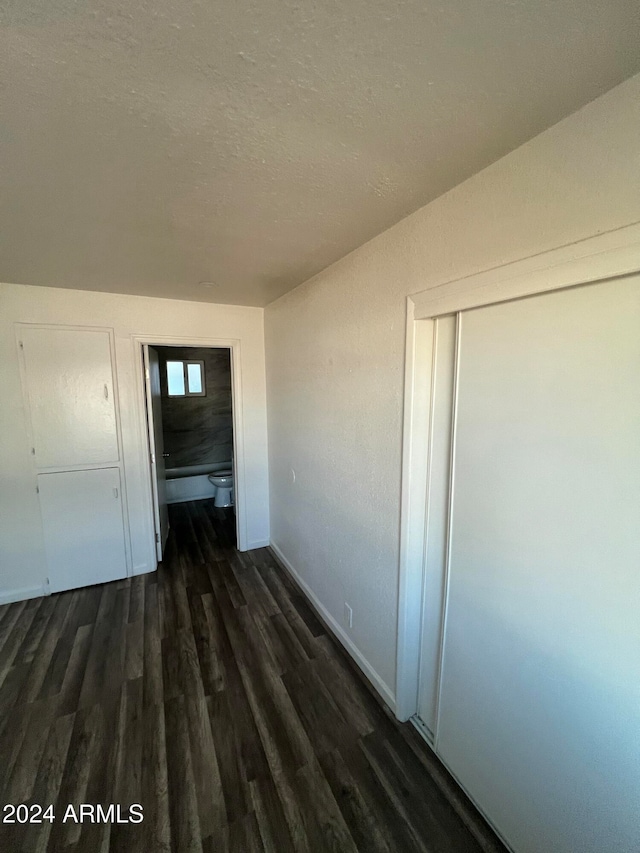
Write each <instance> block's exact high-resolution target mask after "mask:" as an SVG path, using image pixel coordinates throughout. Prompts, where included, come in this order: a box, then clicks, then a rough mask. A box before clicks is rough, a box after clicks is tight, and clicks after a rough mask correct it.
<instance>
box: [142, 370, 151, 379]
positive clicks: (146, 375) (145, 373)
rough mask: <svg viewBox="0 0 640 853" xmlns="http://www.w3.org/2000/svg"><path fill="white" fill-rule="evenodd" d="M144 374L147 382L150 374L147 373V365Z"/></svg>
mask: <svg viewBox="0 0 640 853" xmlns="http://www.w3.org/2000/svg"><path fill="white" fill-rule="evenodd" d="M144 375H145V379H146V380H147V382H148V381H149V380H150V379H151V374H150V373H149V368H148V367H145V370H144Z"/></svg>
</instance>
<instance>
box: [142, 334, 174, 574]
mask: <svg viewBox="0 0 640 853" xmlns="http://www.w3.org/2000/svg"><path fill="white" fill-rule="evenodd" d="M143 356H144V367H145V379H146V382H145V389H146V398H147V429H148V434H149V450H150V453H151V490H152V492H153V510H154V517H155V528H156V556H157V558H158V560H159V561H160V560H162V554H163V551H164V546H165V543H166V541H167V536H168V535H169V510H168V508H167V476H166V473H165V464H164V435H163V432H162V392H161V387H160V359H159V358H158V352H157V350H155V349H154V348H153V347H150V346H147V345H146V344H145V345H144V347H143Z"/></svg>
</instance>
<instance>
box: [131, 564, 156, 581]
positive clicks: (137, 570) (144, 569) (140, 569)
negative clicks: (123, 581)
mask: <svg viewBox="0 0 640 853" xmlns="http://www.w3.org/2000/svg"><path fill="white" fill-rule="evenodd" d="M157 568H158V566H157V565H156V566H154V568H153V569H150V568H149V564H148V563H142V564H141V565H140V566H134V567H133V568H132V569H131V577H132V578H133V577H135V576H136V575H146V574H148V573H149V572H155V571H156V570H157Z"/></svg>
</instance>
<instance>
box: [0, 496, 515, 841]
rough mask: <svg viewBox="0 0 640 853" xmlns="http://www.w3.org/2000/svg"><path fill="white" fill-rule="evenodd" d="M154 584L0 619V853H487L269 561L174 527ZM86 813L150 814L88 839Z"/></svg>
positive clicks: (180, 520)
mask: <svg viewBox="0 0 640 853" xmlns="http://www.w3.org/2000/svg"><path fill="white" fill-rule="evenodd" d="M171 509H172V511H171V525H172V530H171V534H170V537H169V542H168V545H167V553H166V558H165V561H164V564H163V565H162V566H161V567H160V569H159V571H158V572H157V573H152V574H149V575H144V576H140V577H136V578H132V579H130V580H126V581H121V582H116V583H111V584H105V585H102V586H96V587H88V588H86V589H80V590H75V591H72V592H65V593H59V594H57V595H52V596H50V597H48V598H41V599H35V600H32V601H27V602H19V603H16V604H11V605H6V606H4V607H0V766H1V767H2V776H1V778H0V786H1V787H2V796H1V797H0V806H2V805H4V804H6V803H13V804H18V803H26V804H28V805H30V804H40V805H42V806H43V807H46V806H47V805H49V804H53V805H54V808H55V820H54V821H53V822H50V821H47V820H45V821H44V822H42V823H33V824H27V825H21V824H17V823H16V824H3V825H2V826H0V850H1V851H11V853H13V851H20V850H22V851H28V853H32V851H41V850H42V851H44V850H64V851H87V853H98V852H99V851H128V853H136V851H145V853H153V851H170V850H173V851H179V853H187V851H189V853H191V851H198V853H199V852H200V851H203V852H204V853H209V851H216V853H218V851H220V853H222V851H227V850H229V851H242V853H246V852H247V851H248V853H251V851H263V850H264V851H269V853H287V851H304V853H322V851H340V852H341V853H342V851H366V853H378V851H380V853H381V851H385V853H395V851H402V853H404V851H407V853H411V851H429V853H452V851H453V852H455V851H469V853H471V851H480V850H484V851H501V850H503V849H504V848H502V847H501V845H500V844H499V842H498V841H497V840H496V839H495V837H494V836H493V835H492V833H491V831H490V830H489V829H488V828H487V827H486V825H485V824H484V823H483V821H482V819H481V818H479V816H477V814H475V813H474V810H473V808H472V807H471V806H470V805H469V804H468V802H467V800H466V798H465V797H464V795H463V794H462V793H461V792H460V791H459V789H457V787H456V786H455V784H454V783H453V782H452V781H451V779H450V778H449V777H448V775H447V773H446V771H444V770H443V768H442V767H441V766H440V764H439V762H438V761H437V760H436V759H435V758H434V757H433V756H432V755H431V753H430V752H429V750H428V749H427V747H426V746H425V745H424V744H423V743H422V742H421V740H420V738H419V735H418V734H417V733H416V732H415V730H414V729H413V727H412V726H410V725H404V726H402V725H399V724H398V723H397V722H396V721H395V720H394V719H393V718H392V717H391V716H390V715H389V714H388V713H387V712H386V711H385V710H384V709H383V708H382V707H381V705H380V704H379V703H378V701H377V699H376V698H375V697H374V696H373V695H372V693H371V692H370V690H369V689H368V687H367V686H366V685H365V684H364V682H363V681H362V680H361V678H360V677H359V675H357V674H356V673H355V671H354V669H353V668H352V664H351V662H350V660H349V659H348V658H347V657H346V655H345V654H344V653H343V652H342V650H341V649H340V648H339V647H338V646H337V644H336V643H335V642H334V641H333V640H332V638H331V636H330V635H329V634H328V632H327V631H326V630H325V628H324V627H323V625H322V624H321V623H320V622H319V621H318V619H317V618H316V617H315V615H314V614H313V612H312V611H311V609H310V607H309V606H308V605H307V603H306V600H305V599H304V598H303V596H302V595H301V593H300V592H299V591H298V590H297V588H296V587H295V585H293V583H292V582H291V581H290V580H289V578H288V576H287V575H286V574H285V573H284V572H283V571H282V570H281V569H280V567H279V566H278V565H277V564H276V562H275V561H274V559H273V557H272V556H271V554H270V552H269V551H268V550H266V549H263V550H259V551H252V552H248V553H246V554H240V553H238V552H237V551H236V550H235V548H234V533H233V519H232V516H231V514H230V511H228V510H219V509H215V508H214V507H213V506H212V502H210V501H199V502H195V503H191V504H181V505H177V506H174V507H172V508H171ZM80 803H87V804H98V803H100V804H101V805H102V807H103V809H105V810H106V809H107V807H108V806H109V804H111V803H114V804H120V805H121V807H122V808H121V817H123V818H124V817H127V816H128V815H129V811H128V809H129V806H130V804H132V803H139V804H141V805H142V807H143V809H144V820H143V822H142V823H138V824H133V823H117V822H116V823H110V822H107V823H105V822H90V819H89V817H88V816H85V820H84V821H83V822H82V823H78V822H75V820H74V818H73V815H71V816H70V819H68V820H67V821H66V822H64V821H63V818H64V815H65V812H66V809H67V806H68V805H69V804H72V805H74V806H75V809H76V812H77V811H78V805H79V804H80Z"/></svg>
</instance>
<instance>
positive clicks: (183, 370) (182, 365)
mask: <svg viewBox="0 0 640 853" xmlns="http://www.w3.org/2000/svg"><path fill="white" fill-rule="evenodd" d="M167 387H168V389H169V396H170V397H204V395H205V393H206V392H205V388H204V361H168V362H167Z"/></svg>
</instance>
